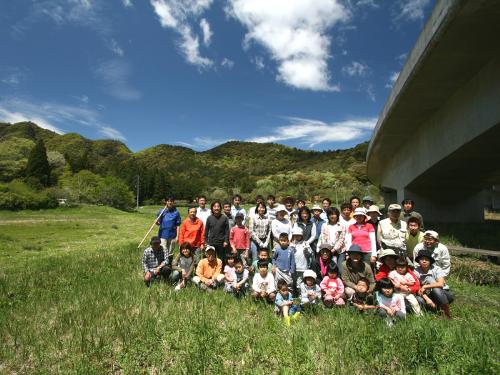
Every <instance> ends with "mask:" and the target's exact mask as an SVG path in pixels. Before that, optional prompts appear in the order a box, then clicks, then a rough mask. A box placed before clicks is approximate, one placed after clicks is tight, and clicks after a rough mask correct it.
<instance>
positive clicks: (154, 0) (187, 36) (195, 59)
mask: <svg viewBox="0 0 500 375" xmlns="http://www.w3.org/2000/svg"><path fill="white" fill-rule="evenodd" d="M212 1H213V0H150V2H151V5H152V7H153V9H154V11H155V13H156V15H157V17H158V19H159V21H160V24H161V26H162V27H164V28H169V29H172V30H174V31H176V32H177V33H178V34H179V36H180V41H179V43H178V45H179V48H180V50H181V52H182V53H183V55H184V57H185V58H186V60H187V62H189V63H190V64H193V65H196V66H198V67H200V68H209V67H211V66H212V65H213V61H212V60H210V59H209V58H207V57H203V56H201V53H200V41H199V38H198V36H196V35H195V34H194V32H193V29H192V27H191V25H190V23H189V22H190V20H191V19H196V18H198V17H199V16H200V15H201V14H202V13H203V12H204V11H205V10H207V9H208V8H210V6H211V5H212ZM203 21H205V22H203ZM200 27H201V28H202V32H203V42H204V43H205V45H206V46H208V44H209V43H210V38H211V36H212V32H211V30H210V25H209V24H208V21H206V20H205V19H202V20H201V22H200Z"/></svg>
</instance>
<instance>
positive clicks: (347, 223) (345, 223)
mask: <svg viewBox="0 0 500 375" xmlns="http://www.w3.org/2000/svg"><path fill="white" fill-rule="evenodd" d="M355 222H356V220H354V218H351V219H349V220H346V219H344V217H343V216H342V215H340V217H339V223H340V224H342V225H343V226H344V227H345V229H349V227H350V226H351V224H354V223H355Z"/></svg>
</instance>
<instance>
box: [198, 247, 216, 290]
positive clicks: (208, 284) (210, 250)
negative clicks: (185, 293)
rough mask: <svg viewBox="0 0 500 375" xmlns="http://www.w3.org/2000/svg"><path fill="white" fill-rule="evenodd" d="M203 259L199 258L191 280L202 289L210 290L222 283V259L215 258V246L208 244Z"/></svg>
mask: <svg viewBox="0 0 500 375" xmlns="http://www.w3.org/2000/svg"><path fill="white" fill-rule="evenodd" d="M205 255H206V256H207V257H206V258H205V259H202V260H200V263H198V266H197V267H196V276H195V277H193V282H194V283H195V284H196V285H197V286H198V287H200V289H202V290H206V291H212V290H213V289H216V288H217V287H218V286H220V285H222V282H223V281H224V274H223V273H221V271H222V260H220V259H218V258H217V255H216V252H215V248H214V247H213V246H210V245H208V246H207V248H206V250H205Z"/></svg>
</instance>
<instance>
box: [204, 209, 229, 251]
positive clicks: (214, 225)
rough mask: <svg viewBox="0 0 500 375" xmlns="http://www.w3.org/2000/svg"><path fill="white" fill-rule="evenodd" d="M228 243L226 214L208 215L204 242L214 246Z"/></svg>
mask: <svg viewBox="0 0 500 375" xmlns="http://www.w3.org/2000/svg"><path fill="white" fill-rule="evenodd" d="M224 242H227V243H229V220H228V219H227V216H226V215H220V216H219V217H215V216H214V215H210V216H209V217H208V218H207V223H206V224H205V243H206V244H208V245H212V246H216V245H222V244H223V243H224Z"/></svg>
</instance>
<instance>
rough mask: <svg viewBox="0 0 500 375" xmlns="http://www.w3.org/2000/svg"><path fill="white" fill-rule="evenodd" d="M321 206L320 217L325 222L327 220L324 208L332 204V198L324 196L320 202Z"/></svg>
mask: <svg viewBox="0 0 500 375" xmlns="http://www.w3.org/2000/svg"><path fill="white" fill-rule="evenodd" d="M321 205H322V206H323V211H322V212H321V218H322V219H323V220H324V221H325V222H326V221H327V220H328V215H327V214H326V210H327V209H329V208H330V206H331V205H332V200H331V199H330V198H324V199H323V202H321Z"/></svg>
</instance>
